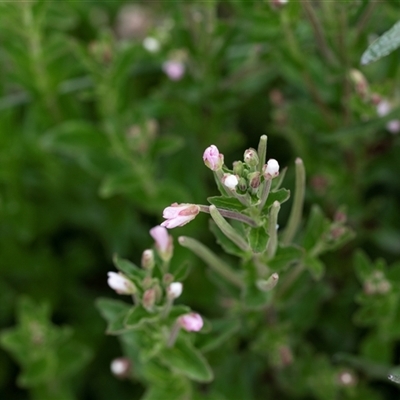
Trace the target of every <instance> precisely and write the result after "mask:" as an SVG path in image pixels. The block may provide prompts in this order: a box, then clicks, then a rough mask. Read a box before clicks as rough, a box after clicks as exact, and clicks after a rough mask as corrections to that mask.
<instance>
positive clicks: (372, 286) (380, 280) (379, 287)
mask: <svg viewBox="0 0 400 400" xmlns="http://www.w3.org/2000/svg"><path fill="white" fill-rule="evenodd" d="M391 288H392V285H391V284H390V282H389V281H388V280H387V279H386V277H385V275H384V274H383V272H382V271H380V270H376V271H374V272H373V273H372V274H371V276H370V277H369V278H368V279H367V280H366V281H365V282H364V287H363V289H364V293H365V294H367V295H368V296H373V295H376V294H386V293H387V292H389V291H390V289H391Z"/></svg>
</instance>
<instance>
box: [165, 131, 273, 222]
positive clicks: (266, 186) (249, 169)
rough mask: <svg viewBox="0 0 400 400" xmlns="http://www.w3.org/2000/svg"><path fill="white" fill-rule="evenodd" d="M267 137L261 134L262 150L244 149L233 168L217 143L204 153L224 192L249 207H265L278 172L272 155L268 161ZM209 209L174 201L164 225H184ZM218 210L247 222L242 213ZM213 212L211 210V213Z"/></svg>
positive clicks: (260, 147) (167, 209) (206, 161)
mask: <svg viewBox="0 0 400 400" xmlns="http://www.w3.org/2000/svg"><path fill="white" fill-rule="evenodd" d="M266 141H267V137H266V136H262V137H261V140H260V145H259V150H258V151H257V150H255V149H253V148H250V149H247V150H246V151H245V152H244V156H243V161H235V162H234V163H233V168H232V170H230V169H228V168H227V167H226V166H225V164H224V155H223V154H222V153H220V152H219V150H218V148H217V146H215V145H211V146H209V147H207V148H206V150H205V151H204V153H203V161H204V164H205V165H206V166H207V167H208V168H209V169H211V171H213V172H214V174H215V178H216V180H217V181H218V182H219V183H220V184H221V187H222V190H221V191H223V192H224V193H223V195H225V196H228V197H235V198H236V199H238V200H239V201H240V202H241V203H242V204H243V205H245V206H246V207H258V209H259V210H262V208H263V206H264V204H265V202H266V200H267V197H268V194H269V191H270V189H271V182H272V180H273V179H274V178H276V177H277V176H278V175H279V163H278V161H276V160H275V159H273V158H271V159H269V160H268V162H266V163H265V153H266ZM200 211H202V212H207V213H208V212H210V208H209V206H200V205H197V204H177V203H174V204H171V206H169V207H167V208H165V209H164V212H163V217H164V218H165V219H166V220H165V221H164V222H163V223H162V224H161V226H162V227H165V228H168V229H172V228H176V227H178V226H184V225H186V224H187V223H188V222H190V221H191V220H192V219H194V218H195V217H196V216H197V214H199V212H200ZM225 211H226V210H223V209H219V210H218V212H219V213H220V214H221V215H223V216H228V217H229V218H233V219H239V220H241V221H242V222H246V223H249V222H250V225H251V221H244V220H243V217H242V216H241V215H238V214H236V215H233V213H229V212H227V213H225V214H224V212H225ZM210 213H211V212H210Z"/></svg>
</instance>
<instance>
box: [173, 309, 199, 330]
mask: <svg viewBox="0 0 400 400" xmlns="http://www.w3.org/2000/svg"><path fill="white" fill-rule="evenodd" d="M178 323H179V325H180V326H181V327H182V328H183V329H185V330H186V331H188V332H191V331H193V332H198V331H199V330H200V329H201V328H202V327H203V319H202V318H201V316H200V315H199V314H197V313H190V314H185V315H181V316H180V317H179V318H178Z"/></svg>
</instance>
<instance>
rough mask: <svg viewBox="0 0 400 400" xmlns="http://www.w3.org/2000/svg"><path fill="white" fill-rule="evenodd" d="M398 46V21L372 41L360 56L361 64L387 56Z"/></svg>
mask: <svg viewBox="0 0 400 400" xmlns="http://www.w3.org/2000/svg"><path fill="white" fill-rule="evenodd" d="M399 47H400V21H399V22H397V23H396V24H394V25H393V27H392V28H391V29H389V30H388V31H386V32H385V33H384V34H383V35H382V36H380V37H379V38H378V39H376V40H375V41H374V42H372V43H371V44H370V45H369V47H368V48H367V50H366V51H365V52H364V54H363V55H362V56H361V64H362V65H366V64H369V63H371V62H373V61H376V60H379V59H380V58H382V57H385V56H387V55H388V54H390V53H391V52H392V51H394V50H396V49H397V48H399Z"/></svg>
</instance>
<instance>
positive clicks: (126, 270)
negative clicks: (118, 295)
mask: <svg viewBox="0 0 400 400" xmlns="http://www.w3.org/2000/svg"><path fill="white" fill-rule="evenodd" d="M113 261H114V265H115V266H116V267H117V268H118V270H120V271H121V272H122V273H123V274H124V275H126V277H127V278H129V279H131V280H133V282H134V283H135V284H136V286H137V287H141V285H142V280H143V279H144V278H145V277H146V271H145V270H144V269H142V268H139V267H138V266H136V265H135V264H134V263H132V262H130V261H128V260H125V259H123V258H118V256H117V255H116V254H115V255H114V257H113Z"/></svg>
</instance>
